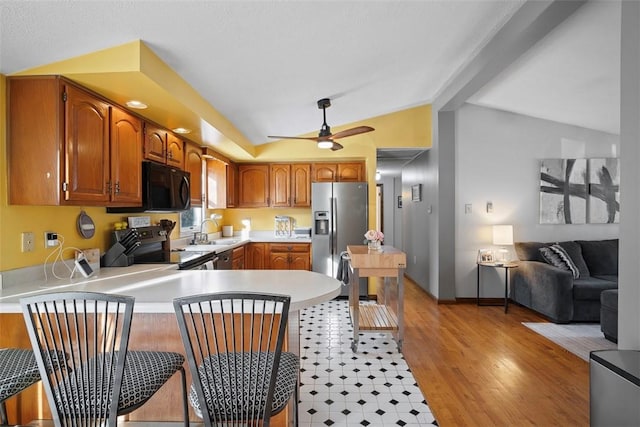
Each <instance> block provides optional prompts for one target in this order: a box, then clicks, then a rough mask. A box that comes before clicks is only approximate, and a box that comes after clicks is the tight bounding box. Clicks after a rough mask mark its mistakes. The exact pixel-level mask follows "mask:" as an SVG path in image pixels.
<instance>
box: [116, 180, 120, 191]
mask: <svg viewBox="0 0 640 427" xmlns="http://www.w3.org/2000/svg"><path fill="white" fill-rule="evenodd" d="M116 194H120V181H118V182H116Z"/></svg>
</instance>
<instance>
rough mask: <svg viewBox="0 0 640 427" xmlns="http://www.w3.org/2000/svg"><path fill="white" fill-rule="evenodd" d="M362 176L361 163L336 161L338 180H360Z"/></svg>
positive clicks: (362, 168)
mask: <svg viewBox="0 0 640 427" xmlns="http://www.w3.org/2000/svg"><path fill="white" fill-rule="evenodd" d="M363 178H364V167H363V164H362V163H338V181H340V182H361V181H363Z"/></svg>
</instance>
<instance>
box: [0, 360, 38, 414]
mask: <svg viewBox="0 0 640 427" xmlns="http://www.w3.org/2000/svg"><path fill="white" fill-rule="evenodd" d="M38 381H40V371H39V370H38V364H37V363H36V358H35V356H34V354H33V351H32V350H28V349H21V348H3V349H0V425H7V424H8V423H9V420H8V419H7V410H6V406H5V401H6V400H7V399H9V398H10V397H12V396H14V395H16V394H18V393H20V392H21V391H22V390H24V389H26V388H27V387H29V386H30V385H32V384H35V383H37V382H38Z"/></svg>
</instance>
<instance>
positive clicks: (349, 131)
mask: <svg viewBox="0 0 640 427" xmlns="http://www.w3.org/2000/svg"><path fill="white" fill-rule="evenodd" d="M373 130H375V129H374V128H372V127H369V126H358V127H355V128H351V129H345V130H343V131H340V132H336V133H334V134H333V135H331V139H338V138H345V137H347V136H353V135H360V134H361V133H367V132H371V131H373Z"/></svg>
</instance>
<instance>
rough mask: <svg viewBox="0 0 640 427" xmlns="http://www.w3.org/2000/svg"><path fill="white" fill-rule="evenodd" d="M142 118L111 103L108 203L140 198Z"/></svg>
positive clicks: (127, 203)
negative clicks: (109, 193) (109, 189)
mask: <svg viewBox="0 0 640 427" xmlns="http://www.w3.org/2000/svg"><path fill="white" fill-rule="evenodd" d="M142 139H143V126H142V120H140V119H139V118H137V117H135V116H132V115H131V114H129V113H127V112H126V111H124V110H121V109H120V108H117V107H111V144H110V146H111V186H113V188H112V190H111V201H112V202H113V203H111V205H113V206H115V205H119V204H124V205H126V206H133V205H135V204H139V203H141V202H142V174H141V172H140V171H141V165H142Z"/></svg>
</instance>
